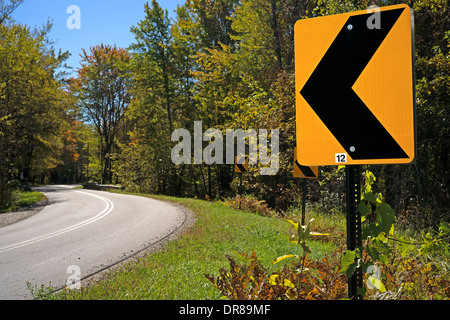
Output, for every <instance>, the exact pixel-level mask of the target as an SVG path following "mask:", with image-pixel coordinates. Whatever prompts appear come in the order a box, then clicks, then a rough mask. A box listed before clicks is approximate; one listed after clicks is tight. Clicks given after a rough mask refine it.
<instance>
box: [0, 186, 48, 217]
mask: <svg viewBox="0 0 450 320" xmlns="http://www.w3.org/2000/svg"><path fill="white" fill-rule="evenodd" d="M14 198H15V199H14V201H13V203H12V204H11V205H10V206H8V207H7V208H3V209H2V210H1V211H0V212H11V211H16V210H18V209H20V208H23V207H26V206H29V205H32V204H34V203H36V202H39V201H41V200H44V199H45V196H44V194H43V193H41V192H38V191H18V192H17V193H16V194H15V195H14Z"/></svg>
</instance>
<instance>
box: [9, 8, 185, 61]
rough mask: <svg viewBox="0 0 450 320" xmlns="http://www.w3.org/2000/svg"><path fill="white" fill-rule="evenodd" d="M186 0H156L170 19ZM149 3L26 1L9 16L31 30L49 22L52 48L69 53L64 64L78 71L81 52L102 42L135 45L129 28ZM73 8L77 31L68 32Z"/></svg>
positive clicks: (139, 18) (139, 17)
mask: <svg viewBox="0 0 450 320" xmlns="http://www.w3.org/2000/svg"><path fill="white" fill-rule="evenodd" d="M185 1H186V0H159V1H158V3H159V5H160V6H161V7H162V8H163V9H167V11H168V12H169V16H171V17H175V14H174V13H173V11H174V10H176V7H177V5H182V4H184V3H185ZM146 2H151V0H150V1H149V0H128V1H127V0H25V1H24V3H23V4H22V5H21V6H19V7H18V8H17V9H16V11H14V13H13V15H12V17H13V19H14V20H16V22H18V23H22V24H26V25H28V26H30V27H40V26H42V25H43V24H45V23H46V22H47V21H48V20H50V21H52V23H53V28H52V31H51V32H50V34H49V37H50V39H52V40H53V41H55V42H56V43H55V47H56V48H57V49H59V48H61V49H62V50H63V51H69V52H70V53H71V54H72V55H71V57H70V58H69V60H68V61H67V64H68V65H69V66H71V67H74V68H78V67H79V61H80V56H79V55H80V53H81V49H82V48H84V49H89V47H91V46H94V45H97V44H100V43H104V44H110V45H114V44H115V45H116V46H118V47H124V48H126V47H128V46H129V45H130V44H131V43H133V42H134V37H133V35H132V34H131V33H130V27H131V26H134V25H137V23H138V22H139V21H140V20H142V19H143V18H144V4H145V3H146ZM71 5H76V6H78V7H79V8H80V21H81V28H80V29H69V28H68V27H67V24H66V22H67V20H68V19H69V18H70V17H71V13H67V8H68V7H69V6H71Z"/></svg>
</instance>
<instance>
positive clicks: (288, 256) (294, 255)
mask: <svg viewBox="0 0 450 320" xmlns="http://www.w3.org/2000/svg"><path fill="white" fill-rule="evenodd" d="M293 257H296V258H300V256H299V255H296V254H286V255H284V256H281V257H278V258H276V259H275V260H273V264H275V263H278V262H280V261H282V260H284V259H288V258H293Z"/></svg>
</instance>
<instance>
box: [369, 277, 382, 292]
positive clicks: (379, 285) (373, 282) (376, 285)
mask: <svg viewBox="0 0 450 320" xmlns="http://www.w3.org/2000/svg"><path fill="white" fill-rule="evenodd" d="M367 283H370V284H371V285H372V286H373V288H375V289H377V290H378V291H380V292H381V293H383V292H385V291H386V287H385V286H384V284H383V283H382V282H381V280H380V279H377V278H375V277H373V276H369V277H368V278H367Z"/></svg>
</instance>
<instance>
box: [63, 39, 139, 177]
mask: <svg viewBox="0 0 450 320" xmlns="http://www.w3.org/2000/svg"><path fill="white" fill-rule="evenodd" d="M130 59H131V58H130V55H129V53H128V51H127V50H125V49H122V48H117V47H116V46H109V45H104V44H101V45H97V46H94V47H91V49H90V52H89V53H88V52H86V50H84V49H83V54H82V61H81V68H79V69H78V76H77V78H75V79H72V80H71V84H70V88H71V92H72V94H74V95H75V97H76V98H77V99H78V103H79V107H80V108H81V109H82V110H83V113H84V116H85V118H86V120H87V121H88V122H90V123H93V125H94V126H95V129H96V131H97V134H98V137H99V140H100V146H101V149H100V161H101V165H102V177H101V180H102V183H109V182H111V180H112V172H111V166H112V164H111V156H112V153H113V151H114V150H116V149H117V141H116V139H118V138H119V137H120V136H119V134H120V133H121V128H122V129H123V126H124V125H125V124H124V116H125V112H126V110H127V108H128V106H129V104H130V101H131V96H130V93H129V87H130V70H129V65H130Z"/></svg>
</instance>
